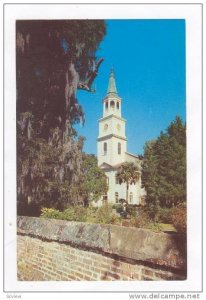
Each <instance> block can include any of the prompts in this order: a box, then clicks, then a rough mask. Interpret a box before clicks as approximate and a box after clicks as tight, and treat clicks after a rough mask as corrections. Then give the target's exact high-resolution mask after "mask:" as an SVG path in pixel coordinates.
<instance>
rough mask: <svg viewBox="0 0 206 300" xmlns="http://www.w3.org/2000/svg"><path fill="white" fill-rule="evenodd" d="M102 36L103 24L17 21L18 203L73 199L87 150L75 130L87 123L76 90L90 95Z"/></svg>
mask: <svg viewBox="0 0 206 300" xmlns="http://www.w3.org/2000/svg"><path fill="white" fill-rule="evenodd" d="M104 35H105V23H104V21H103V20H25V21H20V20H19V21H17V22H16V78H17V156H18V159H17V186H18V190H17V192H18V199H19V201H22V199H24V200H25V199H26V200H28V201H36V202H38V201H42V199H47V201H48V199H49V198H50V199H53V200H54V201H57V199H56V200H55V199H54V198H58V199H63V198H65V199H69V196H68V194H69V193H70V192H71V190H72V189H71V185H72V184H76V183H77V181H78V178H79V176H80V175H81V162H82V147H83V138H81V137H77V133H76V132H75V130H74V129H73V127H72V125H73V124H74V123H76V122H80V121H83V119H84V114H83V110H82V108H81V106H80V105H79V104H78V101H77V98H76V91H77V89H84V90H86V91H92V83H93V80H94V79H95V77H96V76H97V73H98V68H99V66H100V64H101V62H102V60H103V59H100V60H98V61H97V58H96V55H95V52H96V50H97V49H98V47H99V43H100V42H101V40H102V39H103V37H104ZM68 186H70V189H69V191H68ZM60 187H61V188H60ZM54 191H55V192H54ZM72 197H73V196H72ZM65 199H64V201H66V200H65ZM70 200H71V197H70ZM62 201H63V200H62ZM68 201H69V200H68ZM51 202H52V200H51ZM57 202H58V201H57Z"/></svg>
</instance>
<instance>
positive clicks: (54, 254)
mask: <svg viewBox="0 0 206 300" xmlns="http://www.w3.org/2000/svg"><path fill="white" fill-rule="evenodd" d="M120 229H121V230H120ZM131 230H132V234H133V237H134V239H133V241H130V239H129V237H130V236H131ZM153 235H154V237H155V238H156V239H157V238H159V248H158V243H157V242H156V243H155V245H154V247H155V248H153V245H152V244H151V241H152V240H153V238H152V237H153ZM126 237H128V239H126V240H125V238H126ZM120 238H121V240H120ZM179 239H180V237H178V240H176V241H175V238H174V237H172V240H170V236H169V235H166V236H164V234H163V236H162V234H155V233H152V232H150V231H146V232H145V231H144V230H143V231H142V230H139V229H133V228H124V229H123V228H119V227H118V226H112V225H104V226H103V225H96V224H87V223H75V222H65V221H57V220H46V219H40V218H28V217H18V239H17V269H18V279H19V280H23V281H27V280H29V281H31V280H34V281H43V280H56V281H57V280H60V281H66V280H184V279H185V278H186V271H185V264H186V260H185V258H184V257H183V255H185V253H183V248H184V247H182V246H183V244H181V249H180V250H178V248H177V245H178V242H179V241H180V240H179ZM137 241H138V243H137ZM171 241H172V242H173V243H174V245H173V246H171V247H170V248H168V245H171V244H170V243H171ZM182 241H183V240H182ZM183 243H184V241H183ZM134 244H135V245H136V246H135V247H136V248H135V249H134ZM153 252H154V253H153ZM143 254H144V255H143ZM160 254H161V257H160ZM143 256H144V259H143Z"/></svg>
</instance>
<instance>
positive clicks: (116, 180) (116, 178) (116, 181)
mask: <svg viewBox="0 0 206 300" xmlns="http://www.w3.org/2000/svg"><path fill="white" fill-rule="evenodd" d="M115 183H116V184H119V180H118V177H117V174H116V175H115Z"/></svg>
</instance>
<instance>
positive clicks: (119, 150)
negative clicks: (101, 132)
mask: <svg viewBox="0 0 206 300" xmlns="http://www.w3.org/2000/svg"><path fill="white" fill-rule="evenodd" d="M118 154H121V143H118Z"/></svg>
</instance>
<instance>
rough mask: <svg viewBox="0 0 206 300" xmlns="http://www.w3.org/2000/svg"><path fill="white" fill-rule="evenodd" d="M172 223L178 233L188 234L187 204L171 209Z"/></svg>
mask: <svg viewBox="0 0 206 300" xmlns="http://www.w3.org/2000/svg"><path fill="white" fill-rule="evenodd" d="M171 221H172V223H173V225H174V227H175V229H176V230H177V232H181V233H186V230H187V208H186V205H185V204H180V205H178V206H177V207H174V208H172V209H171Z"/></svg>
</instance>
